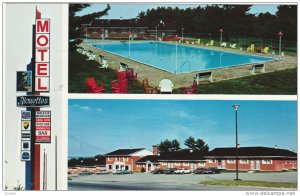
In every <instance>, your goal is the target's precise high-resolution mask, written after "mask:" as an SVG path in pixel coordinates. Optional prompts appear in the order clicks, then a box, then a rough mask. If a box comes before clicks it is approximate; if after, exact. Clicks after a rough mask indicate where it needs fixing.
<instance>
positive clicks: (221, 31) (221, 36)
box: [220, 29, 223, 46]
mask: <svg viewBox="0 0 300 196" xmlns="http://www.w3.org/2000/svg"><path fill="white" fill-rule="evenodd" d="M222 38H223V29H220V46H222Z"/></svg>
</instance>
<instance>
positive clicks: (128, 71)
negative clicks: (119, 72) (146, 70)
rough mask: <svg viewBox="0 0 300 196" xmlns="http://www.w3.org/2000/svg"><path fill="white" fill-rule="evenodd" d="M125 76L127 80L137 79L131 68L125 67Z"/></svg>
mask: <svg viewBox="0 0 300 196" xmlns="http://www.w3.org/2000/svg"><path fill="white" fill-rule="evenodd" d="M126 77H127V79H128V80H129V81H134V80H137V73H134V71H133V69H132V68H126Z"/></svg>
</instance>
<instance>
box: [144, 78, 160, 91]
mask: <svg viewBox="0 0 300 196" xmlns="http://www.w3.org/2000/svg"><path fill="white" fill-rule="evenodd" d="M143 90H144V92H145V93H146V94H156V93H158V90H157V87H152V86H150V85H149V81H148V78H146V79H144V80H143Z"/></svg>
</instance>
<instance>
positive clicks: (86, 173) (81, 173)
mask: <svg viewBox="0 0 300 196" xmlns="http://www.w3.org/2000/svg"><path fill="white" fill-rule="evenodd" d="M78 174H79V175H80V176H87V175H92V174H93V173H92V172H87V171H82V172H79V173H78Z"/></svg>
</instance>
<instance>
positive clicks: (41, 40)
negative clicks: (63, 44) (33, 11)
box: [36, 35, 49, 47]
mask: <svg viewBox="0 0 300 196" xmlns="http://www.w3.org/2000/svg"><path fill="white" fill-rule="evenodd" d="M36 41H37V44H38V46H37V47H44V46H47V45H48V42H49V40H48V37H47V36H46V35H38V37H37V40H36Z"/></svg>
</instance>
